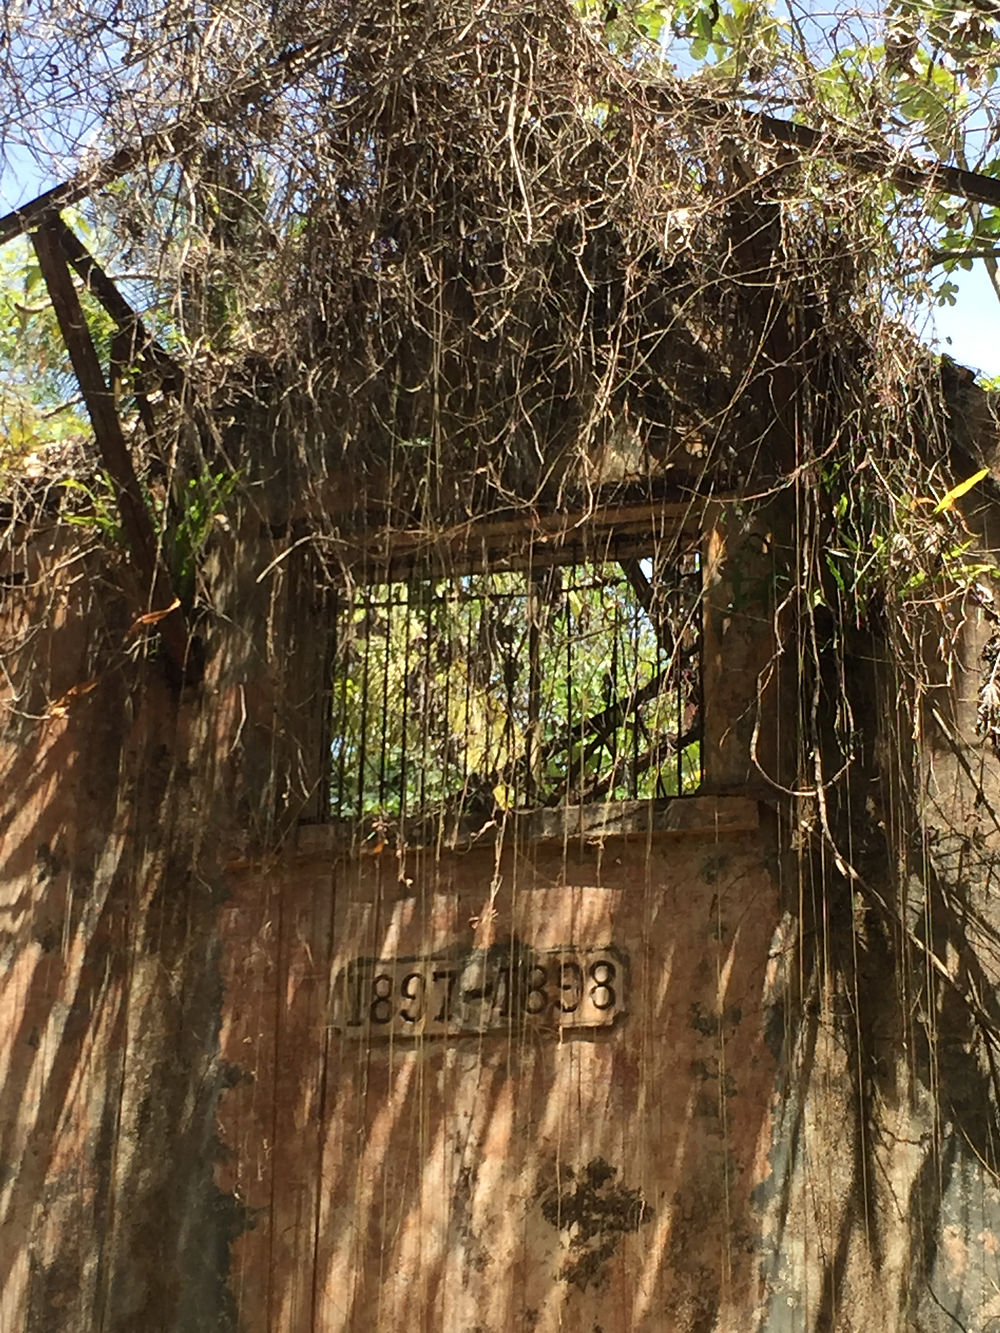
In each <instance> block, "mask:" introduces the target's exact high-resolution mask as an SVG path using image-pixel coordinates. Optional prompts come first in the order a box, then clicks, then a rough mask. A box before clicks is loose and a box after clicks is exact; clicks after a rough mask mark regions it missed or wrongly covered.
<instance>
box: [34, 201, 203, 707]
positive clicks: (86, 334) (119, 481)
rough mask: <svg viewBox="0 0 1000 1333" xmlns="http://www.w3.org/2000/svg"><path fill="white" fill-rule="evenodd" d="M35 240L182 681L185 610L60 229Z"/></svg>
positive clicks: (125, 526) (131, 545) (52, 227)
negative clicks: (160, 545)
mask: <svg viewBox="0 0 1000 1333" xmlns="http://www.w3.org/2000/svg"><path fill="white" fill-rule="evenodd" d="M31 240H32V243H33V245H34V247H35V253H36V254H37V256H38V264H39V268H40V269H41V271H42V277H43V278H44V279H45V285H46V287H47V288H48V293H49V299H50V300H51V301H52V308H53V309H54V310H55V312H56V318H57V320H58V321H59V329H60V332H61V333H62V336H63V340H64V342H65V343H66V348H67V351H68V352H69V356H70V361H71V362H72V364H73V370H74V373H75V374H76V378H77V381H78V382H79V385H80V391H81V393H82V395H83V400H84V402H85V403H86V406H87V412H88V413H89V415H90V420H91V423H92V424H93V427H94V438H95V439H96V441H97V448H98V450H99V451H100V455H101V461H102V463H103V464H104V468H105V470H106V471H107V473H108V476H109V477H110V478H111V480H112V482H113V483H114V486H115V489H116V498H117V501H118V512H119V514H120V516H121V523H122V532H123V534H124V536H125V541H126V544H127V546H128V549H129V551H130V553H131V556H132V559H133V561H134V562H135V565H136V567H137V569H138V571H139V573H140V575H141V577H142V579H143V581H144V583H145V584H146V586H147V587H148V589H149V596H150V608H149V615H150V623H155V625H156V628H157V630H158V632H159V634H160V638H161V639H162V641H163V648H164V652H165V653H166V656H167V660H168V662H169V664H170V667H171V669H172V671H173V673H174V674H175V676H176V678H177V680H178V681H183V680H184V676H185V669H186V665H187V660H188V647H189V639H188V632H187V626H186V624H185V621H184V614H183V612H182V611H181V609H180V603H179V602H178V599H177V597H176V596H175V594H174V590H173V586H172V584H171V580H170V576H169V574H168V573H167V571H166V570H165V569H164V568H163V564H162V562H161V560H160V557H159V551H158V545H157V540H156V534H155V533H154V531H153V525H152V523H151V522H150V518H149V512H148V510H147V509H146V506H145V504H144V503H143V499H142V491H141V490H140V488H139V479H138V477H137V476H136V474H135V468H134V467H133V466H132V458H131V455H130V454H129V451H128V445H127V444H126V442H125V436H124V434H123V432H122V428H121V422H120V421H119V420H118V413H117V411H116V409H115V403H114V398H113V395H112V394H111V392H110V391H109V389H108V386H107V383H106V382H105V379H104V375H103V372H102V371H101V363H100V361H99V360H98V356H97V350H96V348H95V347H94V343H93V340H92V339H91V336H90V330H89V329H88V328H87V322H86V318H85V316H84V313H83V308H82V306H81V305H80V298H79V297H78V296H77V293H76V288H75V287H74V286H73V279H72V277H71V276H70V272H69V267H68V263H67V260H66V256H65V255H64V253H63V250H62V247H61V244H60V235H59V228H58V226H57V225H56V224H55V223H54V222H53V221H52V220H51V219H50V220H49V221H48V222H47V223H45V224H44V225H43V226H41V227H39V228H38V230H37V231H35V232H33V233H32V236H31ZM154 618H155V619H154Z"/></svg>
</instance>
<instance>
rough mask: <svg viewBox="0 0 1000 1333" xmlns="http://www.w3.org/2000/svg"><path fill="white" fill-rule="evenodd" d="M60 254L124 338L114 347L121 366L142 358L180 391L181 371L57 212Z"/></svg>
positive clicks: (167, 385) (54, 222)
mask: <svg viewBox="0 0 1000 1333" xmlns="http://www.w3.org/2000/svg"><path fill="white" fill-rule="evenodd" d="M51 224H52V227H53V229H54V231H55V233H56V235H57V236H58V238H59V244H60V247H61V249H62V252H63V254H64V255H65V256H66V258H67V259H68V260H69V262H70V264H71V265H72V266H73V269H74V270H75V272H76V273H77V275H78V277H79V278H80V279H81V281H82V282H84V283H85V284H86V287H87V290H88V291H89V292H91V293H92V294H93V296H94V298H95V299H96V300H97V301H99V302H100V304H101V305H102V306H103V307H104V309H105V310H106V311H107V312H108V314H109V315H110V316H111V318H112V319H113V320H114V321H115V323H116V324H117V325H118V328H119V329H120V330H121V332H122V334H123V335H124V337H123V338H122V339H121V340H119V344H118V347H117V349H116V351H117V353H118V356H119V359H120V361H121V363H122V365H123V366H125V365H131V364H133V363H134V362H136V361H139V360H144V361H145V362H146V364H147V365H148V366H150V367H151V369H153V370H154V371H155V372H156V373H157V374H158V375H159V376H160V379H161V382H162V384H163V385H164V388H165V389H168V390H169V391H170V392H173V393H179V392H180V390H181V388H182V386H183V383H184V371H183V370H182V369H181V367H180V366H179V365H178V363H177V362H176V361H175V360H174V358H173V357H172V356H171V355H170V353H169V352H168V351H166V349H165V348H163V347H161V346H160V344H159V343H158V342H157V341H156V340H155V339H154V338H153V336H152V335H151V334H150V332H149V330H148V329H147V328H146V326H145V324H144V323H143V320H142V316H141V315H140V314H139V313H138V311H137V310H135V309H134V308H133V307H132V306H131V305H130V304H129V302H128V301H126V299H125V297H124V296H122V294H121V292H120V291H119V290H118V288H117V287H116V286H115V284H114V283H113V282H112V280H111V279H110V278H109V277H108V275H107V273H105V271H104V269H103V268H102V267H101V265H100V264H99V263H98V262H97V260H96V259H95V258H94V256H93V255H92V254H91V253H90V251H89V250H88V249H87V247H86V246H85V245H84V243H83V242H82V241H81V240H80V238H79V237H78V236H77V234H76V232H74V231H73V230H72V228H70V227H68V226H67V225H66V221H65V219H64V218H62V217H61V216H60V215H59V214H58V213H56V214H54V215H53V216H52V218H51Z"/></svg>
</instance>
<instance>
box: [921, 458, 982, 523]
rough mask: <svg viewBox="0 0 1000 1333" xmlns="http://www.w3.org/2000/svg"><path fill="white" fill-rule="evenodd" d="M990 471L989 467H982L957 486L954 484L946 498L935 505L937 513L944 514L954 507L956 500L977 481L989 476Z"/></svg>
mask: <svg viewBox="0 0 1000 1333" xmlns="http://www.w3.org/2000/svg"><path fill="white" fill-rule="evenodd" d="M989 471H990V470H989V468H988V467H984V468H980V470H979V471H978V472H975V473H973V475H972V476H971V477H968V478H967V479H966V480H965V481H960V482H959V483H958V485H957V486H953V487H952V488H951V490H950V491H949V492H948V494H947V495H946V496H945V497H944V499H943V500H939V501H938V502H937V504H936V505H935V506H934V512H935V514H943V513H944V511H945V510H946V509H954V508H955V501H956V500H960V499H961V498H962V496H963V495H964V494H965V493H966V491H971V490H972V488H973V486H975V485H976V483H977V482H980V481H982V479H983V478H984V477H987V476H989Z"/></svg>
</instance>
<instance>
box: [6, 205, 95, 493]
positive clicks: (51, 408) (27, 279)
mask: <svg viewBox="0 0 1000 1333" xmlns="http://www.w3.org/2000/svg"><path fill="white" fill-rule="evenodd" d="M65 216H66V218H67V221H68V222H70V224H71V225H72V226H73V227H74V229H75V230H76V231H77V234H78V235H80V236H81V238H82V239H83V240H84V241H85V242H86V243H88V244H92V243H93V235H92V231H91V228H90V227H89V226H88V224H87V222H86V219H85V218H84V217H83V216H82V215H81V214H80V213H79V212H76V211H74V210H67V213H66V215H65ZM80 299H81V303H82V305H83V308H84V312H85V314H86V316H87V324H88V328H89V330H90V334H91V337H92V338H93V339H94V342H95V345H96V346H97V349H98V353H99V355H100V356H101V357H102V358H103V360H104V363H105V364H107V360H108V357H109V355H110V347H111V339H112V335H113V333H114V322H113V321H112V319H111V317H110V316H109V315H108V314H107V312H106V311H105V310H104V309H103V307H101V306H100V305H99V304H98V303H97V302H96V301H95V300H93V298H92V297H91V296H90V295H89V294H88V293H87V292H86V291H85V290H81V292H80ZM77 395H78V389H77V385H76V379H75V377H74V375H73V370H72V367H71V365H70V362H69V355H68V353H67V351H66V348H65V346H64V344H63V340H62V335H61V334H60V332H59V325H58V322H57V320H56V316H55V311H54V310H53V309H52V306H51V304H50V302H49V300H48V294H47V292H46V290H45V284H44V282H43V280H42V274H41V270H40V269H39V267H38V261H37V260H36V258H35V253H34V250H33V248H32V246H31V244H30V242H29V241H28V240H27V239H25V238H24V237H21V238H20V239H18V240H16V241H13V242H11V243H10V244H8V245H6V246H3V247H2V248H0V467H2V466H3V465H4V464H5V463H6V464H7V465H8V466H9V465H10V464H11V463H13V462H15V461H17V460H20V459H23V457H24V456H25V455H26V454H28V453H31V452H32V451H33V450H36V449H38V448H41V447H44V446H46V445H49V444H59V443H62V442H63V441H66V440H72V439H85V438H88V437H89V434H90V423H89V421H88V419H87V416H86V413H85V411H84V410H83V408H82V406H81V404H80V402H79V400H78V396H77Z"/></svg>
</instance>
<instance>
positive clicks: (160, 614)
mask: <svg viewBox="0 0 1000 1333" xmlns="http://www.w3.org/2000/svg"><path fill="white" fill-rule="evenodd" d="M180 604H181V599H180V598H179V597H175V598H174V600H173V601H172V602H171V603H170V605H169V606H165V607H164V608H163V610H162V611H147V612H146V614H145V615H144V616H137V617H136V619H135V622H134V623H133V624H132V625H131V626H130V627H129V634H134V633H135V632H136V630H137V629H141V628H142V627H143V626H144V625H158V624H159V623H160V621H161V620H166V618H167V616H169V615H170V613H171V611H176V610H177V608H178V607H179V606H180Z"/></svg>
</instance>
